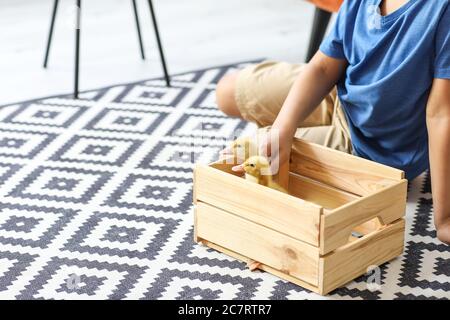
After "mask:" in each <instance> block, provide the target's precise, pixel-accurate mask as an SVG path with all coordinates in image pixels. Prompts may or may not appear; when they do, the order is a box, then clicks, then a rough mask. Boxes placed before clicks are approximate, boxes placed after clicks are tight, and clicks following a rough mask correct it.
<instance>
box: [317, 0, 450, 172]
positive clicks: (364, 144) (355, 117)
mask: <svg viewBox="0 0 450 320" xmlns="http://www.w3.org/2000/svg"><path fill="white" fill-rule="evenodd" d="M449 1H450V0H410V1H409V2H407V3H406V4H405V5H403V6H402V7H401V8H399V9H398V10H397V11H395V12H393V13H391V14H389V15H387V16H381V14H380V11H379V7H380V3H381V0H346V1H345V2H344V4H343V5H342V7H341V10H340V12H339V14H338V16H337V20H336V24H335V26H334V27H333V29H332V31H331V33H330V34H329V35H328V36H327V38H326V39H325V40H324V42H323V43H322V45H321V47H320V50H321V51H322V52H323V53H324V54H326V55H327V56H330V57H332V58H337V59H345V60H347V61H348V64H349V65H348V68H347V70H346V74H345V76H344V77H343V78H342V79H341V80H340V81H339V82H338V85H337V87H338V94H339V98H340V100H341V102H342V105H343V109H344V113H345V115H346V118H347V121H348V123H349V128H350V134H351V138H352V144H353V148H354V151H355V153H356V155H358V156H361V157H363V158H367V159H370V160H374V161H377V162H379V163H383V164H386V165H389V166H392V167H396V168H399V169H401V170H404V171H405V172H406V178H408V179H413V178H415V177H416V176H418V175H419V174H420V173H422V172H423V171H425V170H426V169H427V168H429V160H428V134H427V127H426V105H427V101H428V97H429V94H430V89H431V85H432V83H433V79H434V78H443V79H450V4H449Z"/></svg>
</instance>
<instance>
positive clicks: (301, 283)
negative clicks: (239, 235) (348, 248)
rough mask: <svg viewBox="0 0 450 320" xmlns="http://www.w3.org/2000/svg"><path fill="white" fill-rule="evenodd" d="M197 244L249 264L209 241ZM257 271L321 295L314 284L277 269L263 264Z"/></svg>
mask: <svg viewBox="0 0 450 320" xmlns="http://www.w3.org/2000/svg"><path fill="white" fill-rule="evenodd" d="M197 242H199V243H201V244H203V245H205V246H207V247H209V248H211V249H214V250H217V251H219V252H222V253H224V254H226V255H228V256H230V257H232V258H235V259H237V260H240V261H243V262H245V263H247V262H248V261H249V258H248V257H245V256H243V255H241V254H239V253H237V252H234V251H232V250H229V249H227V248H224V247H222V246H219V245H217V244H215V243H212V242H210V241H207V240H204V239H201V238H199V239H198V241H197ZM257 269H259V270H262V271H265V272H268V273H271V274H273V275H275V276H277V277H278V278H281V279H284V280H286V281H289V282H292V283H295V284H296V285H298V286H300V287H303V288H306V289H308V290H311V291H312V292H315V293H319V288H318V287H317V286H313V285H312V284H309V283H308V282H305V281H302V280H300V279H297V278H295V277H293V276H290V275H288V274H286V273H283V272H281V271H279V270H277V269H274V268H272V267H270V266H268V265H265V264H263V263H261V264H260V265H259V266H258V268H257Z"/></svg>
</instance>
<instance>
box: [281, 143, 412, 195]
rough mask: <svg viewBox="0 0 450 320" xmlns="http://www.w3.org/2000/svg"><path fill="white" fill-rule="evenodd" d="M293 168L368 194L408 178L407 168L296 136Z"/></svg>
mask: <svg viewBox="0 0 450 320" xmlns="http://www.w3.org/2000/svg"><path fill="white" fill-rule="evenodd" d="M293 149H294V150H295V151H296V152H292V153H291V166H290V170H291V172H294V173H298V174H299V175H302V176H306V177H309V178H311V179H315V180H317V181H320V182H323V183H325V184H328V185H330V186H334V187H336V188H338V189H342V190H345V191H348V192H351V193H354V194H357V195H361V196H364V195H368V194H371V193H373V192H375V191H378V190H379V189H381V188H383V187H385V186H388V185H390V184H393V183H395V182H396V181H399V180H402V179H404V172H403V171H401V170H397V169H394V168H391V167H388V166H385V165H382V164H379V163H376V162H373V161H369V160H366V159H362V158H360V157H356V156H353V155H350V154H347V153H344V152H340V151H336V150H332V149H330V148H326V147H323V146H320V145H317V144H313V143H309V142H305V141H302V140H300V139H295V140H294V143H293Z"/></svg>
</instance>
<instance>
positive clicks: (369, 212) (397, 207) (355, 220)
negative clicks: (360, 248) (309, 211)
mask: <svg viewBox="0 0 450 320" xmlns="http://www.w3.org/2000/svg"><path fill="white" fill-rule="evenodd" d="M407 185H408V181H407V180H402V181H400V182H398V183H396V184H395V185H393V186H390V187H388V188H386V189H383V190H381V191H379V192H377V193H374V194H372V195H370V196H367V197H364V198H361V199H359V200H357V201H354V202H351V203H348V204H346V205H344V206H342V207H340V208H337V209H335V210H333V211H330V212H327V213H326V214H324V215H323V216H322V219H321V223H320V229H321V230H320V253H321V254H327V253H329V252H331V251H333V250H335V249H337V248H339V247H340V246H342V245H344V244H346V243H347V241H348V237H349V236H350V234H351V232H352V230H353V228H355V227H356V226H358V225H360V224H362V223H364V222H367V221H369V220H371V219H373V218H376V217H379V218H380V219H381V220H382V223H383V224H389V223H392V222H393V221H396V220H398V219H400V218H402V217H403V216H404V215H405V211H406V189H407Z"/></svg>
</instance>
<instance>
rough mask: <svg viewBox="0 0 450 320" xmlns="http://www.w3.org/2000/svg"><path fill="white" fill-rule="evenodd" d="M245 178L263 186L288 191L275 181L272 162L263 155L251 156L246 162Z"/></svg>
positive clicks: (244, 165)
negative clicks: (271, 168) (271, 169)
mask: <svg viewBox="0 0 450 320" xmlns="http://www.w3.org/2000/svg"><path fill="white" fill-rule="evenodd" d="M243 167H244V171H245V179H246V180H249V181H252V182H255V183H258V184H261V185H263V186H266V187H269V188H272V189H275V190H278V191H281V192H284V193H287V191H286V190H285V189H284V188H282V187H281V186H280V185H278V184H277V183H276V182H274V181H273V178H272V174H271V171H270V163H269V161H268V160H267V158H265V157H263V156H251V157H250V158H248V159H247V160H246V161H245V162H244V164H243Z"/></svg>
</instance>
